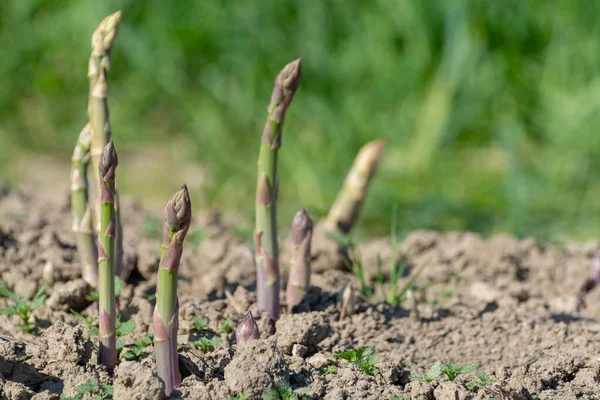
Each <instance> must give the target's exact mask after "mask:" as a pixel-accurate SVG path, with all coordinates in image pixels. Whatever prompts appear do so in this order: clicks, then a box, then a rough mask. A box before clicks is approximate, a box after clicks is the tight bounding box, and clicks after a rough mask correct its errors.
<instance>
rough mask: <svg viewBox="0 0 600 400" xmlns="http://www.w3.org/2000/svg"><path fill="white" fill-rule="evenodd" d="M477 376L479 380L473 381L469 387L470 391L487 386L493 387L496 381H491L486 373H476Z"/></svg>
mask: <svg viewBox="0 0 600 400" xmlns="http://www.w3.org/2000/svg"><path fill="white" fill-rule="evenodd" d="M475 376H476V377H477V379H475V380H473V381H471V382H470V383H469V384H468V385H467V387H468V388H469V390H475V389H477V388H480V387H482V386H487V385H491V384H492V383H494V380H493V379H491V378H490V377H488V376H487V375H486V374H485V373H483V372H481V371H477V372H476V373H475Z"/></svg>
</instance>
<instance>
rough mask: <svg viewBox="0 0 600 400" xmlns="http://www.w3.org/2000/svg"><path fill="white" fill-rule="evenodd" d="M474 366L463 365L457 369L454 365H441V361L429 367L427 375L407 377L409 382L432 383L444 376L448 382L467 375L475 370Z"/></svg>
mask: <svg viewBox="0 0 600 400" xmlns="http://www.w3.org/2000/svg"><path fill="white" fill-rule="evenodd" d="M475 368H476V367H475V366H474V365H465V366H463V367H457V366H456V364H455V363H453V362H451V363H449V364H442V362H441V361H436V362H435V363H434V364H433V365H431V366H430V367H429V372H427V374H414V375H411V376H409V378H408V379H409V380H410V381H420V382H433V381H435V380H437V379H438V378H439V376H440V375H442V374H444V375H446V377H448V380H449V381H453V380H454V379H456V377H457V376H459V375H464V374H468V373H469V372H471V371H473V370H475Z"/></svg>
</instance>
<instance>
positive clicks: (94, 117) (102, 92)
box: [88, 11, 123, 272]
mask: <svg viewBox="0 0 600 400" xmlns="http://www.w3.org/2000/svg"><path fill="white" fill-rule="evenodd" d="M120 22H121V11H117V12H116V13H114V14H111V15H109V16H108V17H106V18H104V20H103V21H102V22H101V23H100V25H98V27H97V28H96V30H95V31H94V33H93V34H92V54H91V56H90V61H89V64H88V78H89V100H88V118H89V122H90V125H91V139H92V140H91V155H92V165H94V166H96V165H98V163H99V162H100V156H101V154H102V149H103V148H104V146H106V144H107V143H108V142H109V140H110V139H111V135H112V134H111V128H110V119H109V112H108V101H107V97H108V81H107V76H108V70H109V69H110V54H111V51H112V47H113V44H114V41H115V39H116V37H117V33H118V31H119V24H120ZM96 184H97V186H96V187H99V186H100V185H101V182H100V181H96ZM115 193H116V191H115ZM115 203H116V204H117V205H118V199H116V200H115ZM96 216H97V217H99V216H100V203H98V204H97V206H96ZM115 218H116V219H115V220H116V224H117V228H116V239H115V240H116V244H115V246H116V250H115V261H116V264H115V265H116V271H117V272H120V270H121V262H122V254H123V245H122V226H121V217H120V213H119V210H118V207H117V210H116V214H115ZM97 219H98V221H100V218H97Z"/></svg>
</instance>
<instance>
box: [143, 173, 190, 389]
mask: <svg viewBox="0 0 600 400" xmlns="http://www.w3.org/2000/svg"><path fill="white" fill-rule="evenodd" d="M191 218H192V205H191V203H190V196H189V193H188V190H187V187H186V186H185V185H183V186H182V187H181V189H179V191H178V192H177V193H175V194H174V195H173V196H172V197H171V198H170V199H169V201H168V202H167V206H166V207H165V212H164V218H163V232H162V244H161V247H162V255H161V259H160V265H159V268H158V283H157V285H156V307H155V308H154V316H153V318H152V326H153V329H154V350H155V352H156V369H157V372H158V376H159V377H160V378H161V379H162V380H163V381H164V382H165V394H166V395H167V396H169V395H170V394H171V392H172V391H173V389H174V388H176V387H178V386H179V385H180V384H181V375H180V374H179V361H178V357H177V330H178V328H179V321H178V317H179V301H178V299H177V271H178V269H179V262H180V260H181V254H182V251H183V240H184V239H185V235H186V234H187V232H188V229H189V228H190V221H191Z"/></svg>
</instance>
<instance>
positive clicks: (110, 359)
mask: <svg viewBox="0 0 600 400" xmlns="http://www.w3.org/2000/svg"><path fill="white" fill-rule="evenodd" d="M118 163H119V160H118V158H117V152H116V151H115V146H114V145H113V141H112V140H110V141H109V142H108V144H107V145H106V146H105V147H104V150H103V151H102V155H101V157H100V162H99V164H98V171H99V177H100V232H99V234H98V275H99V276H98V293H99V301H98V303H99V305H100V310H99V314H98V315H99V320H100V332H99V333H100V334H99V339H100V346H99V349H98V363H100V364H104V365H105V366H106V369H107V370H108V371H111V372H112V371H113V370H114V368H115V366H116V364H117V343H116V341H117V335H116V314H117V312H116V306H115V258H114V255H115V229H116V222H115V203H114V199H115V171H116V169H117V164H118Z"/></svg>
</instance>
